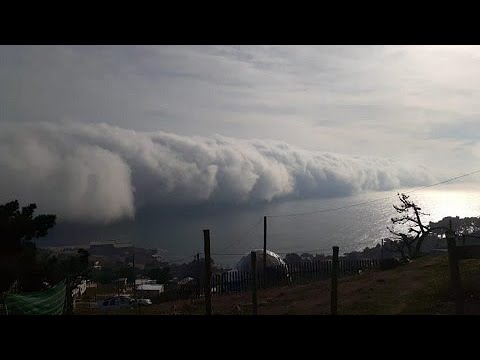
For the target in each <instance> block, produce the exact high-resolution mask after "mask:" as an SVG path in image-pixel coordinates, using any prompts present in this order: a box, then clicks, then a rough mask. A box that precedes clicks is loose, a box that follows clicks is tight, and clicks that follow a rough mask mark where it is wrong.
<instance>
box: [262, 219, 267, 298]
mask: <svg viewBox="0 0 480 360" xmlns="http://www.w3.org/2000/svg"><path fill="white" fill-rule="evenodd" d="M266 277H267V217H266V216H264V217H263V288H264V289H265V288H266Z"/></svg>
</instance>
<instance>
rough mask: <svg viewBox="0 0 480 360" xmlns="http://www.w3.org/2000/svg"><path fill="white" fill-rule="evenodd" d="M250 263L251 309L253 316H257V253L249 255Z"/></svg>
mask: <svg viewBox="0 0 480 360" xmlns="http://www.w3.org/2000/svg"><path fill="white" fill-rule="evenodd" d="M250 258H251V263H252V309H253V315H257V253H256V252H255V251H252V252H251V253H250Z"/></svg>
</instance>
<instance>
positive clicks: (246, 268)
mask: <svg viewBox="0 0 480 360" xmlns="http://www.w3.org/2000/svg"><path fill="white" fill-rule="evenodd" d="M252 251H255V253H256V254H257V255H256V257H257V272H262V271H263V249H255V250H252ZM266 266H267V269H268V268H273V267H274V268H284V269H285V271H288V268H287V264H285V261H283V260H282V258H281V257H280V256H279V255H277V254H275V253H274V252H273V251H270V250H267V264H266ZM235 269H236V270H238V271H243V272H251V269H252V260H251V252H249V253H246V254H245V255H244V256H243V257H242V258H241V259H240V261H239V262H238V263H237V265H235Z"/></svg>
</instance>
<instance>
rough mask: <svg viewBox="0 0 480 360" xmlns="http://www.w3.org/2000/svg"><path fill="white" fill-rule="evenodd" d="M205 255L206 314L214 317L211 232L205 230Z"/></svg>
mask: <svg viewBox="0 0 480 360" xmlns="http://www.w3.org/2000/svg"><path fill="white" fill-rule="evenodd" d="M203 241H204V250H203V251H204V253H205V314H206V315H212V287H211V284H210V280H211V277H212V268H211V260H210V230H208V229H206V230H203Z"/></svg>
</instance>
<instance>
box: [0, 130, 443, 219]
mask: <svg viewBox="0 0 480 360" xmlns="http://www.w3.org/2000/svg"><path fill="white" fill-rule="evenodd" d="M0 169H1V170H0V171H1V176H0V201H2V202H4V201H8V200H11V199H13V198H18V199H19V200H21V201H22V202H36V203H37V204H39V205H40V208H41V210H42V211H51V212H54V213H56V214H57V215H58V216H59V220H60V221H62V220H67V221H79V222H100V223H109V222H112V221H115V220H120V219H125V218H133V217H134V216H135V211H136V209H138V208H140V207H142V206H171V205H193V204H202V203H206V202H215V203H222V204H231V205H238V204H245V203H255V202H264V201H273V200H276V199H281V198H302V197H327V196H342V195H350V194H354V193H358V192H361V191H369V190H389V189H395V188H399V187H409V186H420V185H425V184H428V183H431V182H432V181H434V180H435V179H434V178H433V177H432V175H430V173H429V171H428V170H427V169H426V168H425V167H423V166H417V165H411V164H404V163H398V162H395V161H394V160H391V159H385V158H374V157H359V156H346V155H340V154H333V153H325V152H315V151H307V150H302V149H299V148H296V147H294V146H291V145H289V144H288V143H285V142H282V141H273V140H244V139H235V138H228V137H224V136H218V135H217V136H212V137H208V138H207V137H187V136H179V135H175V134H172V133H166V132H137V131H133V130H128V129H123V128H119V127H114V126H111V125H107V124H98V123H97V124H82V123H22V124H13V123H7V124H1V125H0Z"/></svg>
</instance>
